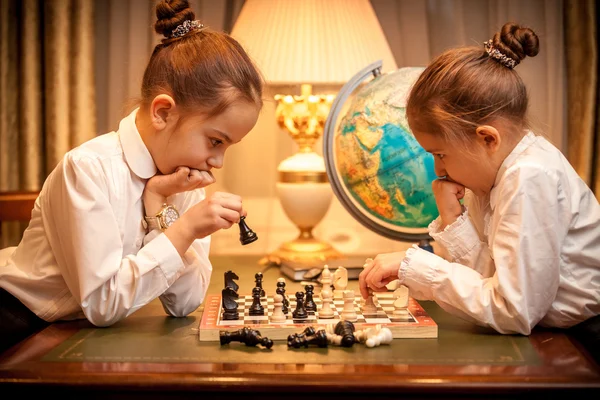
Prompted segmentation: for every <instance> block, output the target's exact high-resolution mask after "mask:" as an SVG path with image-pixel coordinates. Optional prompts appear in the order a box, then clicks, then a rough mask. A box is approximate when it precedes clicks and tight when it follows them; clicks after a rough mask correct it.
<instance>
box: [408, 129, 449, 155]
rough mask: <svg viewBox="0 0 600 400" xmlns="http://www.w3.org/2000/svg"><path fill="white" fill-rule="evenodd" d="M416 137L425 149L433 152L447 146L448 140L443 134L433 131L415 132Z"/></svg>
mask: <svg viewBox="0 0 600 400" xmlns="http://www.w3.org/2000/svg"><path fill="white" fill-rule="evenodd" d="M414 135H415V139H417V142H419V144H420V145H421V147H422V148H424V149H425V151H427V152H429V153H433V152H436V151H440V150H443V149H444V148H445V147H446V141H445V140H444V139H443V138H442V136H441V135H434V134H431V133H423V132H414Z"/></svg>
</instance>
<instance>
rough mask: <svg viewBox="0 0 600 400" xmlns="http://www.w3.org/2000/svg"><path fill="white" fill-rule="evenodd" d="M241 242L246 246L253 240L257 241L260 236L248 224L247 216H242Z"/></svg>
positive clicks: (240, 223) (240, 224)
mask: <svg viewBox="0 0 600 400" xmlns="http://www.w3.org/2000/svg"><path fill="white" fill-rule="evenodd" d="M239 226H240V243H241V244H242V245H243V246H245V245H247V244H250V243H252V242H255V241H256V240H257V239H258V236H257V235H256V233H254V231H253V230H252V229H250V228H249V227H248V225H246V217H240V222H239Z"/></svg>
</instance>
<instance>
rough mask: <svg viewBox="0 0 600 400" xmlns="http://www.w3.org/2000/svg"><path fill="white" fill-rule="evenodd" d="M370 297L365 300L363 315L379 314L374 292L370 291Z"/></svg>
mask: <svg viewBox="0 0 600 400" xmlns="http://www.w3.org/2000/svg"><path fill="white" fill-rule="evenodd" d="M368 292H369V296H368V297H367V298H366V299H365V302H364V304H363V306H362V312H363V314H375V313H377V305H376V304H375V301H374V300H373V290H372V289H368Z"/></svg>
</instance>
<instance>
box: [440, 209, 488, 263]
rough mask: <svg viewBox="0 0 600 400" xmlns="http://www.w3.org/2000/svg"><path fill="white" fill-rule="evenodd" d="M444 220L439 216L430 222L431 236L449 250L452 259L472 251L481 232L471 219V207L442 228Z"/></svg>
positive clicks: (478, 240)
mask: <svg viewBox="0 0 600 400" xmlns="http://www.w3.org/2000/svg"><path fill="white" fill-rule="evenodd" d="M441 224H442V221H441V219H440V218H439V217H438V218H436V219H435V220H433V221H432V222H431V223H430V224H429V227H428V228H429V236H431V237H432V238H433V240H435V241H436V242H438V243H440V244H441V245H442V246H444V248H445V249H446V250H447V251H448V255H449V256H450V259H451V260H457V259H460V258H461V257H463V256H464V255H465V254H467V253H468V252H470V251H471V250H472V249H473V247H475V246H476V245H477V244H478V243H479V242H480V239H479V234H478V233H477V230H476V229H475V226H473V223H472V222H471V220H470V219H469V209H468V208H467V207H465V211H464V212H463V213H462V214H461V215H460V216H459V217H458V218H457V219H456V221H454V222H453V223H451V224H450V225H446V227H445V228H444V229H441Z"/></svg>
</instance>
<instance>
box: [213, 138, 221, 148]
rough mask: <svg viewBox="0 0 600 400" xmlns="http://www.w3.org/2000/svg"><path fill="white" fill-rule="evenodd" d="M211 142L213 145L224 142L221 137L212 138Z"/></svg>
mask: <svg viewBox="0 0 600 400" xmlns="http://www.w3.org/2000/svg"><path fill="white" fill-rule="evenodd" d="M210 142H211V143H212V145H213V147H217V146H219V145H221V144H223V141H222V140H219V139H210Z"/></svg>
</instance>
